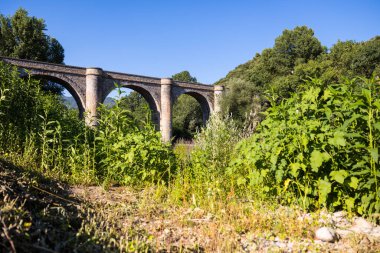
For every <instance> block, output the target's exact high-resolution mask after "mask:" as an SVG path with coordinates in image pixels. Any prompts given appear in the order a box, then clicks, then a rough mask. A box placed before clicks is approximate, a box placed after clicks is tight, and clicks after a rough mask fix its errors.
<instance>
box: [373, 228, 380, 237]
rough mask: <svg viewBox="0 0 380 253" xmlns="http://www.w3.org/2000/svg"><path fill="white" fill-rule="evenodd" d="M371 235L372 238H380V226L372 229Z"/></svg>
mask: <svg viewBox="0 0 380 253" xmlns="http://www.w3.org/2000/svg"><path fill="white" fill-rule="evenodd" d="M371 235H372V236H374V237H380V226H376V227H374V228H373V229H372V231H371Z"/></svg>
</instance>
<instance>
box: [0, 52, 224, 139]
mask: <svg viewBox="0 0 380 253" xmlns="http://www.w3.org/2000/svg"><path fill="white" fill-rule="evenodd" d="M0 60H1V61H3V62H6V63H9V64H12V65H15V66H17V67H18V68H19V69H20V70H21V73H24V74H25V71H26V72H27V73H28V74H29V75H30V76H32V77H39V78H45V79H47V80H50V81H54V82H57V83H59V84H61V85H62V86H63V87H65V88H66V89H67V90H68V91H69V92H70V93H71V95H72V96H73V97H74V99H75V101H76V103H77V104H78V108H79V114H80V115H83V113H84V112H85V113H86V123H87V124H88V125H90V126H95V125H96V124H97V107H98V106H99V104H101V103H103V102H104V100H105V98H106V97H107V95H108V94H109V93H110V92H111V91H112V90H113V89H115V83H116V84H118V85H119V86H120V87H126V88H130V89H132V90H135V91H137V92H138V93H140V94H141V95H142V96H143V97H144V98H145V100H146V101H147V102H148V104H149V107H150V109H151V111H152V120H153V122H154V123H155V124H156V125H157V126H160V130H161V133H162V139H163V141H165V142H169V141H170V140H171V137H172V107H173V104H174V102H175V101H176V99H177V98H178V97H179V96H180V95H182V94H188V95H190V96H193V97H194V98H195V99H196V100H197V101H198V102H199V103H200V105H201V108H202V116H203V122H204V123H205V122H206V120H207V119H208V118H209V116H210V114H211V113H215V112H218V111H220V96H221V94H222V92H223V87H222V86H211V85H205V84H200V83H187V82H178V81H174V80H172V79H170V78H155V77H147V76H139V75H131V74H125V73H117V72H111V71H104V70H102V69H101V68H82V67H76V66H68V65H63V64H53V63H46V62H39V61H31V60H21V59H14V58H8V57H0Z"/></svg>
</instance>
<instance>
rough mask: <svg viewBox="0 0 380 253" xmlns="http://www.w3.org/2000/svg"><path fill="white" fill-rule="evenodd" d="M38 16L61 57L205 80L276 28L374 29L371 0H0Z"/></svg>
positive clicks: (252, 50)
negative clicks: (60, 47) (62, 52)
mask: <svg viewBox="0 0 380 253" xmlns="http://www.w3.org/2000/svg"><path fill="white" fill-rule="evenodd" d="M19 7H23V8H25V9H26V10H27V11H28V12H29V14H30V15H33V16H36V17H39V18H43V19H45V21H46V24H47V28H48V31H47V33H48V34H49V35H51V36H53V37H55V38H57V39H58V41H60V43H61V44H62V45H63V47H64V49H65V63H66V64H69V65H76V66H83V67H101V68H103V69H105V70H112V71H120V72H126V73H132V74H140V75H148V76H156V77H170V76H171V75H173V74H175V73H178V72H180V71H183V70H188V71H190V73H191V74H192V75H193V76H195V77H197V79H198V81H199V82H202V83H208V84H212V83H214V82H216V81H217V80H219V79H220V78H223V77H224V76H225V75H226V74H227V73H228V72H229V71H230V70H232V69H234V68H235V67H236V66H237V65H239V64H241V63H244V62H246V61H247V60H250V59H251V58H252V57H253V56H254V55H255V54H256V53H260V52H261V51H262V50H263V49H264V48H268V47H272V46H273V44H274V40H275V38H276V37H278V36H279V35H281V32H282V31H283V30H284V29H293V28H294V27H295V26H300V25H306V26H308V27H310V28H312V29H313V30H314V32H315V35H316V37H317V38H318V39H319V40H320V41H321V42H322V44H323V45H325V46H328V47H331V46H332V45H333V44H334V43H335V42H337V40H355V41H363V40H368V39H370V38H372V37H374V36H376V35H380V16H379V13H380V1H378V0H373V1H370V0H360V1H359V0H358V1H354V0H345V1H340V0H330V1H306V0H289V1H286V0H282V1H281V0H276V1H275V0H265V1H253V0H251V1H243V0H235V1H232V0H231V1H225V0H208V1H206V0H203V1H198V0H182V1H180V0H177V1H164V0H161V1H158V0H151V1H147V0H139V1H137V0H135V1H128V0H125V1H121V0H120V1H116V0H108V1H105V0H103V1H97V0H92V1H89V0H88V1H85V0H65V1H52V0H1V2H0V13H1V14H4V15H12V14H13V13H14V12H15V11H16V9H18V8H19Z"/></svg>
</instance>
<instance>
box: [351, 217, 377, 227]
mask: <svg viewBox="0 0 380 253" xmlns="http://www.w3.org/2000/svg"><path fill="white" fill-rule="evenodd" d="M354 224H355V226H356V227H360V228H366V229H372V227H373V226H372V224H371V223H370V222H368V221H367V220H366V219H364V218H362V217H359V218H357V219H355V222H354Z"/></svg>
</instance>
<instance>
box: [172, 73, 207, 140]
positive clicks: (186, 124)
mask: <svg viewBox="0 0 380 253" xmlns="http://www.w3.org/2000/svg"><path fill="white" fill-rule="evenodd" d="M172 78H173V80H175V81H180V82H197V79H196V78H195V77H193V76H191V75H190V73H189V71H182V72H179V73H177V74H175V75H173V76H172ZM202 125H203V121H202V108H201V106H200V104H199V103H198V101H197V100H196V99H195V98H193V97H191V96H189V95H185V96H180V97H178V99H177V101H175V103H174V105H173V135H174V136H175V138H177V139H178V138H184V139H191V138H192V137H193V135H194V134H195V132H196V131H197V129H198V128H199V127H201V126H202Z"/></svg>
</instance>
